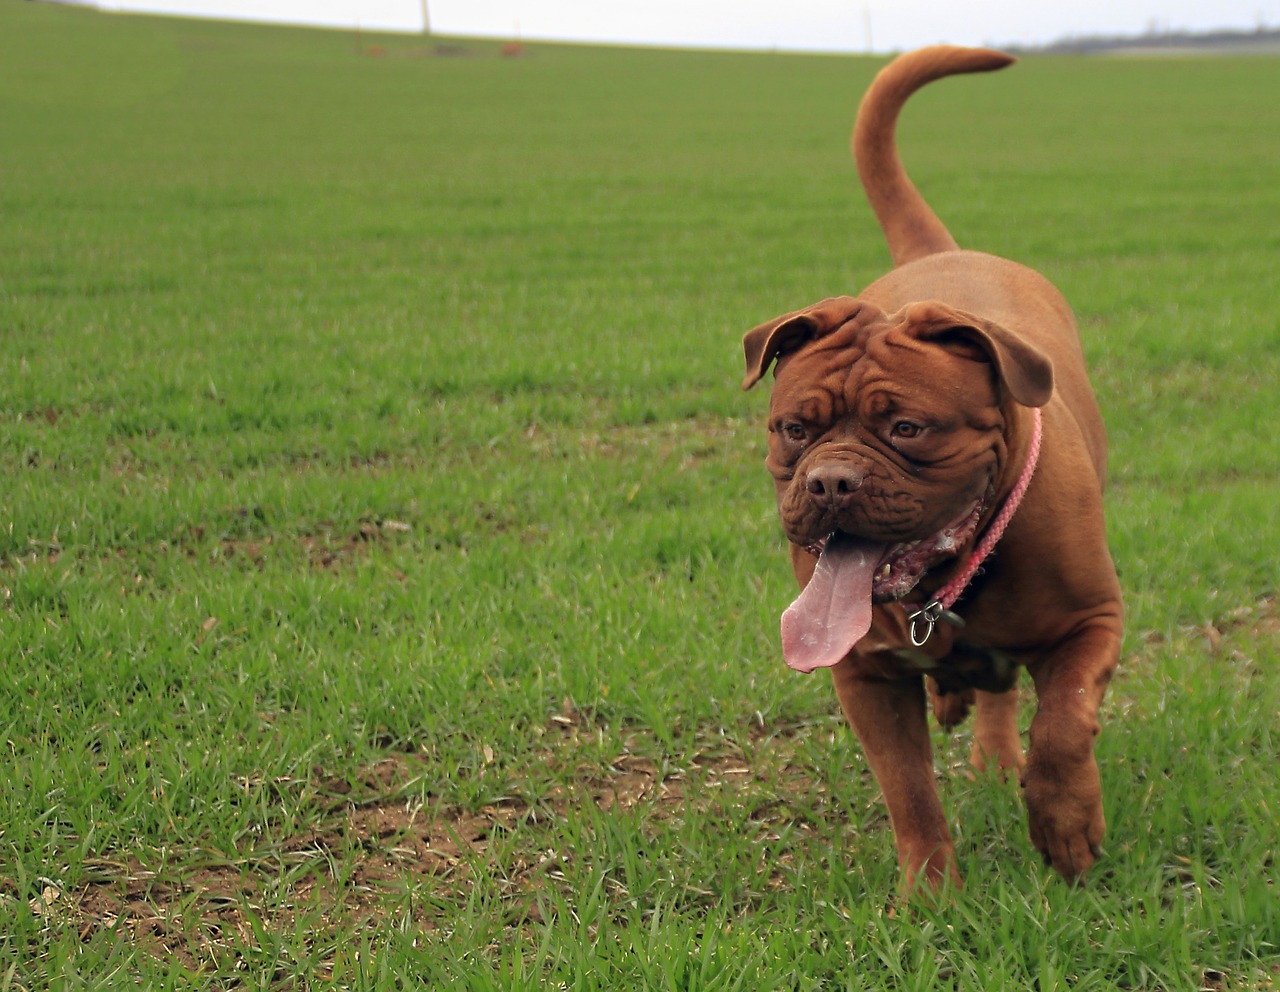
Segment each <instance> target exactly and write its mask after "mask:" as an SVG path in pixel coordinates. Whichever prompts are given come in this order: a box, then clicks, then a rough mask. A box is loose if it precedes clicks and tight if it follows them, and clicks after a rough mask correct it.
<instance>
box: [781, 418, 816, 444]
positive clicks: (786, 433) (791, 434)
mask: <svg viewBox="0 0 1280 992" xmlns="http://www.w3.org/2000/svg"><path fill="white" fill-rule="evenodd" d="M778 429H779V430H780V431H781V432H782V436H783V437H785V438H786V439H787V440H788V441H793V442H795V443H796V444H803V443H804V442H805V441H806V440H807V439H808V437H809V432H808V431H806V430H805V429H804V424H799V423H796V422H795V421H794V420H789V421H786V422H785V423H783V424H782V425H781V426H780V427H779V428H778Z"/></svg>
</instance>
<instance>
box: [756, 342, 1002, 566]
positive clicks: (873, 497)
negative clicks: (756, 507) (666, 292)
mask: <svg viewBox="0 0 1280 992" xmlns="http://www.w3.org/2000/svg"><path fill="white" fill-rule="evenodd" d="M1004 426H1005V424H1004V417H1003V416H1002V414H1001V411H1000V407H999V402H998V395H997V383H996V373H995V370H994V369H993V366H992V364H991V362H990V361H989V360H988V359H987V356H986V355H985V354H983V352H982V351H981V350H980V349H978V348H975V347H974V346H973V345H972V344H970V343H967V342H966V341H964V340H962V339H960V338H957V339H955V340H953V341H948V340H947V339H946V338H945V337H942V338H934V339H929V340H921V339H919V338H918V337H916V336H914V335H912V334H910V333H908V332H907V330H906V329H905V328H904V327H903V326H902V325H901V324H900V323H894V322H893V321H887V322H877V323H875V324H873V325H872V326H870V327H866V326H863V327H861V328H858V329H856V330H851V331H849V332H848V333H845V332H844V331H843V330H842V331H839V332H837V333H835V334H831V335H828V336H826V337H823V338H819V339H818V340H815V341H811V342H809V343H808V344H806V345H805V346H804V347H802V348H800V349H799V350H798V351H795V352H793V353H791V354H790V355H786V356H784V357H783V358H782V359H780V360H779V363H778V367H777V381H776V384H775V386H774V390H773V396H772V399H771V401H770V411H769V456H768V458H767V460H766V465H767V466H768V469H769V471H770V473H771V474H772V475H773V477H774V480H775V483H776V486H777V496H778V513H779V516H780V517H781V520H782V525H783V529H784V530H785V532H786V535H787V537H788V539H790V540H791V541H792V542H793V543H795V544H799V545H801V546H811V545H816V544H820V543H821V542H822V541H824V540H825V539H826V538H828V537H829V536H831V535H832V534H833V533H835V532H843V533H846V534H850V535H853V536H855V537H859V538H864V539H867V540H871V541H876V542H882V543H884V544H886V545H902V544H910V543H911V542H916V541H922V540H925V539H928V538H930V537H932V536H933V535H936V534H938V533H939V532H940V531H944V530H946V529H947V528H951V527H954V526H955V525H957V524H958V523H960V522H962V521H964V520H967V519H968V518H969V517H971V516H972V517H973V519H974V521H975V523H976V516H977V508H978V507H979V504H980V503H981V502H982V501H983V500H984V498H985V497H987V496H988V494H989V490H990V489H991V487H992V485H993V482H994V479H995V477H996V473H997V471H998V469H999V466H1000V465H1001V464H1002V463H1003V462H1004V456H1005V448H1004V433H1003V431H1004Z"/></svg>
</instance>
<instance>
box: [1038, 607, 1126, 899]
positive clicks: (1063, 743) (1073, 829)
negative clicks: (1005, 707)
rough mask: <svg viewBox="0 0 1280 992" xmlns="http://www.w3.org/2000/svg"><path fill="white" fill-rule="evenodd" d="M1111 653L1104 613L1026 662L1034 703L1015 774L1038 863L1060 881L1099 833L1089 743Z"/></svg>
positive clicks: (1092, 857) (1083, 859) (1114, 649)
mask: <svg viewBox="0 0 1280 992" xmlns="http://www.w3.org/2000/svg"><path fill="white" fill-rule="evenodd" d="M1119 655H1120V632H1119V630H1118V624H1113V623H1110V622H1107V621H1105V620H1104V621H1101V622H1098V623H1095V624H1092V625H1089V626H1085V627H1084V628H1082V629H1080V630H1079V631H1078V632H1077V633H1076V635H1075V636H1074V637H1072V638H1071V640H1070V641H1068V642H1067V643H1066V644H1064V645H1062V646H1061V647H1060V648H1059V649H1058V650H1057V651H1055V652H1054V653H1053V654H1051V655H1050V656H1049V657H1048V658H1046V659H1045V660H1044V661H1043V662H1040V663H1039V664H1037V665H1034V666H1032V667H1031V676H1032V678H1033V679H1034V681H1035V686H1036V696H1037V709H1036V715H1035V717H1034V719H1032V721H1031V734H1030V737H1031V747H1030V753H1029V754H1028V756H1027V764H1026V767H1025V769H1024V771H1023V775H1022V786H1023V792H1024V794H1025V796H1026V801H1027V824H1028V827H1029V828H1030V832H1031V842H1032V843H1033V844H1034V845H1035V846H1036V848H1037V850H1039V851H1040V853H1041V854H1042V855H1043V856H1044V859H1045V861H1046V863H1049V864H1052V865H1053V867H1054V868H1055V869H1057V870H1058V872H1059V873H1060V874H1062V876H1063V877H1064V878H1066V879H1068V880H1074V879H1077V878H1079V877H1080V876H1081V875H1083V874H1084V873H1085V872H1086V871H1087V870H1088V869H1089V867H1090V866H1091V865H1092V864H1093V863H1094V862H1095V861H1096V860H1097V859H1098V856H1099V855H1100V853H1101V850H1100V848H1101V844H1102V837H1103V834H1104V833H1105V832H1106V820H1105V818H1104V816H1103V812H1102V784H1101V781H1100V780H1099V777H1098V764H1097V761H1096V760H1095V758H1094V754H1093V744H1094V738H1096V737H1097V735H1098V732H1099V730H1100V729H1101V727H1100V725H1099V723H1098V708H1099V707H1100V706H1101V704H1102V697H1103V694H1104V693H1105V692H1106V688H1107V683H1108V682H1109V681H1110V680H1111V674H1112V672H1114V671H1115V666H1116V663H1117V661H1118V659H1119Z"/></svg>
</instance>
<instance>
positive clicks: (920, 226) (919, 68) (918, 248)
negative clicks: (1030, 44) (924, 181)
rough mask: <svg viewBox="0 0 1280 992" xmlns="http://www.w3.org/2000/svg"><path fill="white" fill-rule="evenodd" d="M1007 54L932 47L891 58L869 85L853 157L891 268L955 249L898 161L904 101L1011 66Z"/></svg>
mask: <svg viewBox="0 0 1280 992" xmlns="http://www.w3.org/2000/svg"><path fill="white" fill-rule="evenodd" d="M1013 61H1014V58H1013V56H1011V55H1005V54H1004V53H1002V52H995V51H991V50H990V49H986V48H955V47H953V46H950V45H935V46H933V47H930V48H921V49H919V50H918V51H914V52H908V53H907V54H906V55H903V56H901V57H899V58H897V59H894V60H893V61H892V62H890V63H889V64H888V65H887V66H885V67H884V68H883V69H882V70H880V74H879V75H878V76H876V78H875V79H874V80H873V81H872V83H871V86H870V88H868V90H867V92H866V95H865V96H864V97H863V98H862V104H861V106H859V107H858V119H857V123H856V124H854V126H853V158H854V161H855V162H857V164H858V177H859V178H860V179H861V180H862V188H863V189H865V190H866V191H867V199H868V200H869V201H870V203H871V209H872V210H874V211H875V213H876V217H877V219H878V220H879V221H880V227H881V228H882V229H883V230H884V234H885V239H886V240H887V241H888V242H889V252H890V254H892V255H893V264H894V265H903V264H905V263H907V262H910V261H912V260H913V259H917V258H921V257H923V256H925V255H932V254H933V253H935V252H940V251H955V250H956V248H957V247H958V246H957V245H956V242H955V239H954V238H952V237H951V233H950V232H949V231H948V230H947V228H946V226H945V225H944V224H943V223H942V221H940V220H939V219H938V215H937V214H935V213H934V212H933V210H932V208H930V206H929V204H927V203H925V201H924V197H923V196H921V195H920V191H919V190H917V189H916V187H915V185H914V184H913V183H912V182H911V180H910V178H908V176H907V173H906V170H905V169H903V167H902V162H901V160H900V159H899V158H898V147H897V142H896V141H895V140H894V129H895V127H896V125H897V123H898V113H899V111H901V110H902V105H903V104H905V103H906V102H907V98H908V97H910V96H911V94H912V93H914V92H915V91H916V90H918V89H919V88H920V87H921V86H924V85H925V84H926V83H931V82H933V81H934V80H935V79H941V78H942V77H943V76H953V75H956V74H958V73H964V72H990V71H991V70H993V69H1003V68H1004V67H1005V66H1007V65H1009V63H1011V62H1013Z"/></svg>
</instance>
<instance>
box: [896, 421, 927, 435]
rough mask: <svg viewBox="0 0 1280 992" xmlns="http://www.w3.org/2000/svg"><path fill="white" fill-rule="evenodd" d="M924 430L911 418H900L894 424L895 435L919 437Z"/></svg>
mask: <svg viewBox="0 0 1280 992" xmlns="http://www.w3.org/2000/svg"><path fill="white" fill-rule="evenodd" d="M923 430H924V428H923V427H921V426H920V425H919V424H913V423H912V422H911V421H910V420H899V421H898V422H897V423H896V424H894V425H893V436H894V437H900V438H912V437H919V436H920V434H921V432H922V431H923Z"/></svg>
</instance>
